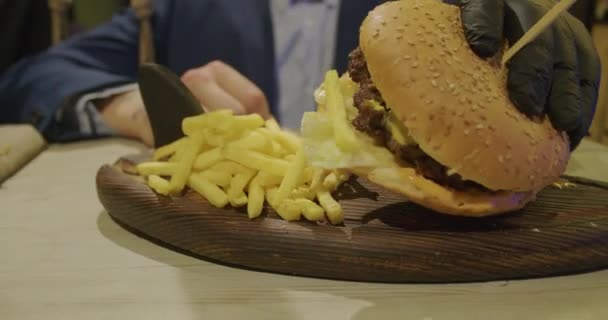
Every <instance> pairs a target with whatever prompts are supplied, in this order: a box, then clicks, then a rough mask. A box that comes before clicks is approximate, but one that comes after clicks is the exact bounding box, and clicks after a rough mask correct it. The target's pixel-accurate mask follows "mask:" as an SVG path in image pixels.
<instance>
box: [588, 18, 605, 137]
mask: <svg viewBox="0 0 608 320" xmlns="http://www.w3.org/2000/svg"><path fill="white" fill-rule="evenodd" d="M593 40H594V42H595V46H596V48H597V51H598V54H599V56H600V60H601V64H602V79H601V81H600V92H599V97H598V103H597V109H596V112H595V117H594V120H593V124H592V126H591V128H590V131H591V137H592V138H593V139H594V140H595V141H598V142H600V143H602V144H605V145H608V24H598V25H595V26H594V27H593Z"/></svg>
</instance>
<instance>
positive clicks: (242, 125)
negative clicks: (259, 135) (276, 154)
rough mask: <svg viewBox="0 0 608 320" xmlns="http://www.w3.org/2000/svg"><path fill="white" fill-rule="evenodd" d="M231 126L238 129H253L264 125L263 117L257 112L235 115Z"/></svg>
mask: <svg viewBox="0 0 608 320" xmlns="http://www.w3.org/2000/svg"><path fill="white" fill-rule="evenodd" d="M233 126H234V127H235V128H239V130H245V131H247V130H254V129H257V128H260V127H262V126H264V118H262V116H260V115H259V114H257V113H252V114H248V115H242V116H236V117H234V124H233Z"/></svg>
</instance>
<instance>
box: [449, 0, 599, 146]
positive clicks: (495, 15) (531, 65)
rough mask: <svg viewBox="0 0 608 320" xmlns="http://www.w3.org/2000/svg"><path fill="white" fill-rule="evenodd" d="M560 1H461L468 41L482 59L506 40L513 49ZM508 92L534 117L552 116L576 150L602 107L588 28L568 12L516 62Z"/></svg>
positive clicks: (517, 56)
mask: <svg viewBox="0 0 608 320" xmlns="http://www.w3.org/2000/svg"><path fill="white" fill-rule="evenodd" d="M556 3H557V1H552V0H460V3H459V5H460V8H461V16H462V22H463V27H464V31H465V35H466V38H467V41H468V42H469V44H470V46H471V48H472V49H473V51H474V52H476V53H477V54H478V55H479V56H482V57H489V56H493V55H495V54H496V53H497V52H498V50H499V49H501V48H502V45H503V39H505V38H506V39H507V40H508V42H509V44H510V45H513V44H514V43H515V42H516V41H517V40H519V38H521V36H523V34H524V33H525V32H526V31H527V30H529V29H530V28H531V27H532V26H533V25H534V24H535V23H536V22H537V21H538V20H539V19H540V18H541V17H543V16H544V15H545V13H546V12H547V11H549V10H550V9H551V8H552V7H553V6H554V5H555V4H556ZM507 66H508V68H509V74H508V83H507V89H508V91H509V96H510V98H511V100H512V101H513V103H514V104H515V105H516V107H517V108H518V109H519V110H520V111H521V112H523V113H524V114H526V115H528V116H539V115H542V114H544V113H546V114H547V115H548V116H549V118H550V119H551V122H552V123H553V125H554V127H555V128H556V129H558V130H562V131H565V132H567V133H568V135H569V137H570V142H571V149H572V150H574V149H575V148H576V147H577V146H578V144H579V142H580V141H581V139H582V138H583V137H584V136H585V135H586V134H587V130H588V129H589V127H590V126H591V122H592V119H593V115H594V113H595V107H596V104H597V96H598V86H599V80H600V61H599V57H598V54H597V51H596V49H595V47H594V45H593V41H592V39H591V36H590V34H589V32H588V31H587V29H585V26H584V25H583V24H582V23H581V22H580V21H579V20H578V19H576V18H575V17H574V16H572V15H570V14H569V13H564V14H562V15H561V17H559V18H558V19H557V20H556V21H555V22H554V23H553V24H552V26H550V27H548V28H547V29H546V30H545V31H544V32H543V33H542V34H540V35H539V36H538V37H537V38H536V39H535V40H534V41H533V42H531V43H530V44H528V45H527V46H525V47H524V48H522V49H521V50H520V51H519V52H518V53H517V54H515V56H513V58H511V60H510V62H509V63H508V64H507Z"/></svg>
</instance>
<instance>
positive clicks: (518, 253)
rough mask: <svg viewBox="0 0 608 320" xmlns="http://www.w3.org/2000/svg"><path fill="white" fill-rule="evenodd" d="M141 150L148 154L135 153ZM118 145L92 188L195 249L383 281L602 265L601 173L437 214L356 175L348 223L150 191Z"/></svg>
mask: <svg viewBox="0 0 608 320" xmlns="http://www.w3.org/2000/svg"><path fill="white" fill-rule="evenodd" d="M139 160H143V159H142V158H141V157H140V159H139ZM137 161H138V159H136V158H133V157H131V158H129V157H125V158H122V159H121V160H119V161H118V162H117V163H116V164H114V165H106V166H103V167H101V168H100V170H99V171H98V174H97V190H98V195H99V199H100V200H101V203H102V204H103V205H104V207H105V208H106V210H107V211H108V213H109V214H110V216H112V218H113V219H114V220H115V221H117V222H118V223H119V224H121V225H122V226H123V227H125V228H126V229H128V230H130V231H131V232H134V233H136V234H137V235H139V236H141V237H144V238H146V239H148V240H151V241H154V242H155V243H157V244H159V245H162V246H164V247H167V248H170V249H172V250H176V251H178V252H181V253H184V254H188V255H191V256H194V257H197V258H200V259H205V260H208V261H212V262H215V263H220V264H225V265H229V266H234V267H240V268H245V269H251V270H258V271H266V272H275V273H281V274H290V275H299V276H309V277H318V278H328V279H336V280H354V281H368V282H390V283H454V282H477V281H493V280H513V279H524V278H536V277H548V276H557V275H566V274H574V273H581V272H588V271H593V270H598V269H602V268H607V267H608V184H605V183H600V182H595V181H589V180H585V179H580V178H573V177H567V179H568V180H569V181H571V182H573V183H575V184H576V186H575V187H566V188H563V189H560V188H557V187H549V188H547V189H546V190H544V191H543V192H542V193H541V194H540V195H539V198H538V200H537V201H536V202H534V203H532V204H530V205H529V206H528V207H526V208H525V209H524V210H521V211H520V212H516V213H511V214H506V215H503V216H498V217H491V218H460V217H451V216H446V215H441V214H437V213H434V212H432V211H429V210H427V209H424V208H421V207H419V206H417V205H415V204H412V203H410V202H408V201H407V200H406V199H404V198H403V197H402V196H399V195H396V194H393V193H391V192H387V191H384V190H382V189H380V188H377V187H375V186H373V185H371V184H369V183H368V182H366V181H365V180H363V179H361V178H354V179H352V180H351V181H349V182H348V183H346V184H345V185H344V186H343V187H342V188H341V189H340V190H339V192H338V194H337V195H336V198H337V199H339V201H340V203H341V204H342V206H343V208H344V210H345V213H346V219H345V224H344V225H343V226H331V225H329V224H323V223H310V222H305V221H302V222H286V221H283V220H280V219H279V218H278V217H277V216H276V215H275V214H274V213H273V212H272V210H271V209H269V208H266V209H265V213H264V214H263V216H262V217H261V218H258V219H255V220H250V219H249V218H248V217H247V214H246V211H245V210H244V209H230V208H228V209H217V208H214V207H212V206H211V205H209V204H208V203H207V202H206V201H205V200H204V199H203V198H202V197H201V196H199V195H198V194H195V193H193V192H186V193H185V194H184V195H183V196H178V197H167V196H161V195H158V194H156V193H154V192H153V191H152V190H151V189H150V188H148V187H147V186H146V185H145V184H144V183H143V180H142V179H141V178H138V177H136V176H134V175H132V174H129V172H132V170H133V163H134V162H137Z"/></svg>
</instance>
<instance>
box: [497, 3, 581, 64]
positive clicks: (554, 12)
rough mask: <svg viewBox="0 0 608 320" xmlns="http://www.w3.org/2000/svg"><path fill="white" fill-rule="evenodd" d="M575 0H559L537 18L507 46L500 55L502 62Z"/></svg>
mask: <svg viewBox="0 0 608 320" xmlns="http://www.w3.org/2000/svg"><path fill="white" fill-rule="evenodd" d="M575 2H576V0H561V1H560V2H559V3H558V4H556V5H555V6H554V7H553V8H551V10H549V12H547V14H545V15H544V16H543V17H542V18H541V19H540V20H538V21H537V22H536V23H535V24H534V25H533V26H532V28H530V30H528V32H526V33H525V34H524V35H523V36H522V37H521V39H519V41H517V42H516V43H515V45H514V46H512V47H511V48H509V50H507V52H506V53H505V55H504V56H503V57H502V64H503V65H504V64H506V63H507V62H508V61H509V60H511V58H512V57H513V56H514V55H515V53H517V51H519V50H521V48H523V47H524V46H525V45H526V44H528V43H530V42H531V41H532V40H534V39H535V38H536V37H537V36H538V35H539V34H540V33H541V32H543V31H544V30H545V29H546V28H547V27H548V26H550V25H551V24H552V23H553V21H555V19H557V18H559V16H560V15H561V14H562V13H563V12H564V11H566V10H568V9H570V7H571V6H572V5H573V4H574V3H575Z"/></svg>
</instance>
